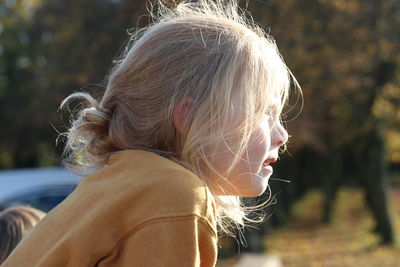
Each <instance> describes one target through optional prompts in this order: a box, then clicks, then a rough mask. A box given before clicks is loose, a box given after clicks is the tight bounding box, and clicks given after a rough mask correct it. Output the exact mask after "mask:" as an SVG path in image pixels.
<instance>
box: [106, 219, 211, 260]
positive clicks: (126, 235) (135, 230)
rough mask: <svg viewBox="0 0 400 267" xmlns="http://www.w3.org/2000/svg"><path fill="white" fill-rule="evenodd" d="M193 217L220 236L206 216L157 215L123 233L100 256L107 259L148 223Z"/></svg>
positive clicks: (209, 230)
mask: <svg viewBox="0 0 400 267" xmlns="http://www.w3.org/2000/svg"><path fill="white" fill-rule="evenodd" d="M191 218H198V219H199V221H200V222H201V223H202V224H203V225H205V226H206V229H207V231H208V232H210V233H211V234H212V235H213V236H214V237H218V236H217V233H216V231H215V230H214V228H213V227H212V226H211V223H210V222H209V221H208V220H207V219H206V218H204V217H201V216H199V215H197V214H188V215H182V216H172V217H171V216H168V217H157V218H152V219H149V220H146V221H144V222H142V223H140V224H139V225H137V226H135V227H134V228H132V229H131V230H129V231H128V232H126V234H125V235H123V236H122V237H121V238H120V239H119V240H118V241H117V242H116V243H115V245H114V246H113V247H112V248H111V249H110V250H109V252H108V253H106V254H105V255H104V256H103V257H100V259H105V258H107V256H108V255H110V254H111V252H112V251H113V250H114V249H115V248H116V247H118V245H119V244H120V243H121V242H122V241H123V240H124V239H126V238H128V237H129V236H131V235H132V234H134V233H135V232H137V231H139V230H140V229H142V228H145V227H146V226H148V225H153V224H156V223H159V222H166V221H183V220H187V219H191Z"/></svg>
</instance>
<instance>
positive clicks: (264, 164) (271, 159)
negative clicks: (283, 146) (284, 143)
mask: <svg viewBox="0 0 400 267" xmlns="http://www.w3.org/2000/svg"><path fill="white" fill-rule="evenodd" d="M276 161H277V159H276V158H269V159H266V160H265V161H264V162H263V166H268V165H270V164H272V163H275V162H276Z"/></svg>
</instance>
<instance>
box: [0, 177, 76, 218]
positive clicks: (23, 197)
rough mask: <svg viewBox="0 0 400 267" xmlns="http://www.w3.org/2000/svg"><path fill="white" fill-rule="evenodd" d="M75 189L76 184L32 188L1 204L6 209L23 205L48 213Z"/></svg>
mask: <svg viewBox="0 0 400 267" xmlns="http://www.w3.org/2000/svg"><path fill="white" fill-rule="evenodd" d="M75 188H76V184H68V185H51V186H44V187H40V188H34V189H30V190H28V191H25V192H23V193H21V194H18V195H15V196H13V197H12V198H11V199H8V200H6V201H5V202H4V203H1V204H2V206H6V207H8V206H12V205H16V204H23V205H29V206H32V207H34V208H37V209H40V210H42V211H44V212H49V211H50V210H52V209H53V208H55V207H56V206H57V205H58V204H60V203H61V202H62V201H63V200H64V199H65V198H66V197H67V196H68V195H69V194H71V193H72V191H73V190H74V189H75Z"/></svg>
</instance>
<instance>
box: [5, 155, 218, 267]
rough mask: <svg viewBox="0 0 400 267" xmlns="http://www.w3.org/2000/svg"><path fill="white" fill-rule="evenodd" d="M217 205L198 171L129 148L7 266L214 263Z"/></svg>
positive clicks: (32, 234) (90, 180)
mask: <svg viewBox="0 0 400 267" xmlns="http://www.w3.org/2000/svg"><path fill="white" fill-rule="evenodd" d="M215 224H216V222H215V203H214V201H213V199H212V196H211V193H210V191H209V190H208V189H207V187H206V186H205V185H204V184H203V182H202V181H201V180H200V179H199V177H198V176H196V175H195V174H193V173H192V172H190V171H188V170H187V169H185V168H183V167H182V166H180V165H179V164H176V163H175V162H173V161H171V160H168V159H166V158H163V157H161V156H159V155H157V154H154V153H151V152H146V151H140V150H123V151H119V152H117V153H115V154H113V155H112V156H111V157H110V159H109V161H108V164H107V165H106V166H105V167H103V168H102V169H100V170H98V171H97V172H96V173H94V174H92V175H90V176H88V177H86V178H85V179H84V180H83V181H82V182H81V183H80V184H79V185H78V187H77V188H76V190H75V191H74V192H73V193H72V194H71V195H70V196H69V197H68V198H67V199H66V200H64V201H63V202H62V203H61V204H60V205H58V206H57V207H56V208H55V209H53V210H52V211H51V212H50V213H49V214H48V215H47V216H46V217H45V218H44V219H43V220H42V221H41V222H40V223H39V224H38V225H37V226H36V227H35V228H34V229H33V231H32V232H30V233H29V234H28V235H27V236H26V237H25V238H24V239H23V241H22V242H21V243H20V244H19V245H18V246H17V248H16V249H15V250H14V252H13V253H12V254H11V255H10V256H9V258H8V259H7V260H6V261H5V262H4V263H3V265H2V266H1V267H24V266H29V267H31V266H41V267H42V266H49V267H53V266H54V267H61V266H70V267H79V266H155V267H157V266H179V267H185V266H188V267H189V266H204V267H205V266H214V265H215V262H216V257H217V233H216V225H215Z"/></svg>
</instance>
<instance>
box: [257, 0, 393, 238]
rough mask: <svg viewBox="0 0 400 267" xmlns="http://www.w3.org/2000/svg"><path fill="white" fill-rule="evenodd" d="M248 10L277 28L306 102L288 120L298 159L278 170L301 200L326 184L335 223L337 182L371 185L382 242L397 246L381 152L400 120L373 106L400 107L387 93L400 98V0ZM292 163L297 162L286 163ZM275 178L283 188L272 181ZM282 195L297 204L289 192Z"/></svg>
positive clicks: (263, 5) (274, 4) (272, 4)
mask: <svg viewBox="0 0 400 267" xmlns="http://www.w3.org/2000/svg"><path fill="white" fill-rule="evenodd" d="M250 9H251V10H254V11H255V13H256V14H255V18H256V21H258V22H259V23H261V24H262V26H264V27H265V26H271V29H272V35H273V36H274V37H275V38H276V39H277V40H278V45H279V46H280V48H281V50H282V53H283V55H284V58H285V59H286V60H287V63H288V65H289V67H290V68H291V69H292V71H293V72H294V74H295V75H296V77H297V78H298V80H299V81H300V84H301V85H302V88H303V93H304V99H305V101H306V105H305V106H304V109H303V110H302V113H301V114H300V118H299V119H297V120H295V121H293V122H290V123H289V124H288V127H289V129H290V132H291V133H292V135H293V138H292V141H291V143H290V144H289V147H290V149H291V152H292V154H293V158H292V159H290V160H291V161H293V163H289V162H287V161H285V162H282V165H284V166H286V167H285V169H280V174H281V176H282V177H285V178H286V177H290V178H293V179H292V185H291V186H293V189H292V190H289V192H293V196H294V197H295V196H299V195H301V194H302V193H304V192H305V190H307V189H309V188H310V187H312V186H323V187H324V188H325V192H326V204H325V207H326V209H325V214H324V219H325V220H326V221H329V220H330V211H331V207H332V201H333V198H334V196H335V193H336V191H337V188H338V187H339V185H341V184H343V183H344V182H345V181H346V182H348V181H349V180H350V181H355V180H358V181H359V183H360V184H361V185H362V186H363V187H364V188H365V189H366V192H367V202H368V204H369V205H370V207H371V210H372V211H373V214H374V217H375V220H376V222H377V229H376V230H377V231H378V232H379V233H380V234H381V236H382V241H383V242H384V243H391V242H392V241H393V234H392V227H391V223H390V219H389V215H388V212H387V206H386V188H385V182H384V178H385V176H384V171H385V162H384V160H383V159H384V157H383V156H384V145H385V142H384V140H385V139H386V136H387V133H391V134H393V132H396V133H399V128H398V125H396V126H395V124H394V123H390V124H388V123H387V121H389V120H390V121H394V120H396V118H398V117H396V116H398V114H396V116H393V115H394V114H392V117H391V118H388V117H387V116H388V113H387V112H386V113H384V114H385V115H386V118H385V120H383V117H382V114H383V113H379V112H378V111H376V112H374V109H373V107H374V106H376V110H379V109H382V102H385V101H391V102H390V103H391V105H392V106H393V110H396V107H397V110H398V107H399V106H398V99H399V98H397V100H394V99H393V98H391V99H390V100H389V98H388V94H386V97H384V96H383V95H384V92H385V91H386V90H387V91H389V90H390V89H387V88H392V91H396V92H397V93H396V97H399V95H400V93H399V88H398V87H396V86H395V85H394V84H395V83H394V82H395V78H396V76H395V75H394V74H395V72H396V69H398V68H397V66H398V65H399V55H398V53H397V51H396V44H397V43H398V39H397V38H398V36H399V28H398V27H397V25H398V20H399V18H400V10H399V4H398V3H397V2H396V1H378V0H369V1H344V0H343V1H341V0H335V1H333V0H331V1H329V0H319V1H317V0H314V1H303V0H301V1H258V2H251V3H250ZM393 87H395V88H393ZM391 96H393V93H392V94H391ZM378 102H379V103H380V105H379V104H376V103H378ZM396 105H397V106H396ZM294 110H295V111H296V109H294ZM297 110H298V109H297ZM396 121H398V120H396ZM388 126H390V127H391V128H390V129H391V131H390V132H387V127H388ZM392 143H393V142H392ZM309 148H311V150H310V149H309ZM397 149H398V148H397ZM313 155H315V156H313ZM308 161H311V162H308ZM291 165H295V166H292V168H287V166H291ZM349 165H351V166H350V168H349ZM293 170H295V172H293ZM278 173H279V171H278ZM311 178H312V180H311V181H310V179H311ZM271 183H272V186H275V187H279V186H277V185H276V183H274V181H273V180H272V181H271ZM302 184H303V185H302ZM282 198H283V201H288V202H290V201H293V198H291V197H290V196H288V195H286V196H283V197H282ZM290 199H292V200H290ZM284 206H285V207H289V206H290V204H285V205H284ZM286 210H287V209H286ZM278 213H279V212H278Z"/></svg>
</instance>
